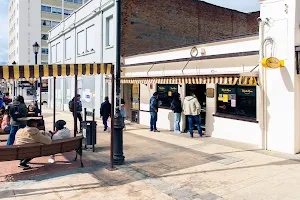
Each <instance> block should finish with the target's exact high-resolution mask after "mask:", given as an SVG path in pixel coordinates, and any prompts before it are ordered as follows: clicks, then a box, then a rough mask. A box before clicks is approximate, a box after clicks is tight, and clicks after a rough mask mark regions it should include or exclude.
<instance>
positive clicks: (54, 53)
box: [51, 45, 56, 63]
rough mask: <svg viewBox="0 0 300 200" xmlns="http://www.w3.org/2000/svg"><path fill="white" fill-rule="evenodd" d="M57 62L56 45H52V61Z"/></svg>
mask: <svg viewBox="0 0 300 200" xmlns="http://www.w3.org/2000/svg"><path fill="white" fill-rule="evenodd" d="M55 62H56V45H53V46H51V63H55Z"/></svg>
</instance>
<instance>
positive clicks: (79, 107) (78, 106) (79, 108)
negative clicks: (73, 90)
mask: <svg viewBox="0 0 300 200" xmlns="http://www.w3.org/2000/svg"><path fill="white" fill-rule="evenodd" d="M80 98H81V96H80V94H77V97H76V113H77V119H78V120H79V123H80V131H82V115H81V112H82V103H81V100H80ZM74 101H75V97H74V98H73V99H72V100H71V101H70V102H69V108H70V111H71V112H72V114H73V117H74V116H75V115H74Z"/></svg>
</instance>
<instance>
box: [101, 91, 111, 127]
mask: <svg viewBox="0 0 300 200" xmlns="http://www.w3.org/2000/svg"><path fill="white" fill-rule="evenodd" d="M110 111H111V105H110V103H109V100H108V97H105V101H104V102H103V103H102V104H101V108H100V116H101V117H102V120H103V125H104V131H107V128H108V126H107V120H108V118H109V117H110V114H111V112H110Z"/></svg>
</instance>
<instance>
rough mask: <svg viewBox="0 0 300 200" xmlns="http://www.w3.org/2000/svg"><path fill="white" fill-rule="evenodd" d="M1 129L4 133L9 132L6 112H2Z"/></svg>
mask: <svg viewBox="0 0 300 200" xmlns="http://www.w3.org/2000/svg"><path fill="white" fill-rule="evenodd" d="M1 129H2V130H4V131H5V132H9V131H10V118H9V114H8V110H5V111H4V115H3V119H2V123H1Z"/></svg>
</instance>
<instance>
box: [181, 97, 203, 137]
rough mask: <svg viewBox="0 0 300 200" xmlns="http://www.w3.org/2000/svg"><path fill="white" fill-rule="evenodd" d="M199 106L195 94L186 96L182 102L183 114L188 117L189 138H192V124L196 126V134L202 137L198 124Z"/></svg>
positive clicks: (199, 124)
mask: <svg viewBox="0 0 300 200" xmlns="http://www.w3.org/2000/svg"><path fill="white" fill-rule="evenodd" d="M200 111H201V106H200V103H199V101H198V99H197V97H196V95H195V94H191V96H186V97H185V98H184V101H183V112H184V114H185V115H186V116H188V122H189V130H190V135H191V137H194V129H193V127H194V122H196V124H197V129H198V134H199V135H200V137H202V136H203V134H202V129H201V123H200Z"/></svg>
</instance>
